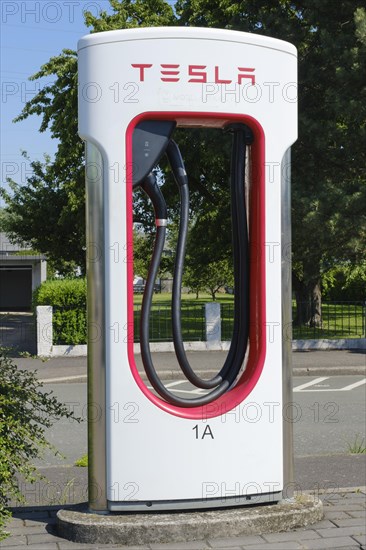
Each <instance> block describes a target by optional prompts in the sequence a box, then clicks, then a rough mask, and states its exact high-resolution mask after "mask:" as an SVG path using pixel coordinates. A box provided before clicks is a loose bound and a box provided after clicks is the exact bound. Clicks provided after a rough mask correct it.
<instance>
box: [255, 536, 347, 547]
mask: <svg viewBox="0 0 366 550" xmlns="http://www.w3.org/2000/svg"><path fill="white" fill-rule="evenodd" d="M354 546H355V540H354V539H352V538H351V537H332V538H329V539H316V540H307V541H306V542H304V543H303V545H302V548H306V549H307V550H316V549H318V550H327V549H328V548H330V549H333V548H338V549H339V548H347V549H349V550H350V549H351V548H353V547H354ZM266 550H267V548H266Z"/></svg>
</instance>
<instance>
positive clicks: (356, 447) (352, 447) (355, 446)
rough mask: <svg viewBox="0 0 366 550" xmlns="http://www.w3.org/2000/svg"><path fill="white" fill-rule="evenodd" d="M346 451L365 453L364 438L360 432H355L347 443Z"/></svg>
mask: <svg viewBox="0 0 366 550" xmlns="http://www.w3.org/2000/svg"><path fill="white" fill-rule="evenodd" d="M347 447H348V452H349V453H350V454H353V455H354V454H357V455H359V454H366V445H365V438H364V437H362V436H361V435H360V434H356V435H355V438H354V440H353V441H352V442H351V443H347Z"/></svg>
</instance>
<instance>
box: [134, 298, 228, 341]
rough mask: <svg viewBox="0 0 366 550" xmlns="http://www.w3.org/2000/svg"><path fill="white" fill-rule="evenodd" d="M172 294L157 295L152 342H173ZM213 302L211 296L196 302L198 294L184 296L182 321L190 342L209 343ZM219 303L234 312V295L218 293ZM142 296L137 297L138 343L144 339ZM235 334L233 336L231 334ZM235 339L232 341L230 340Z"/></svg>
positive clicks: (153, 314)
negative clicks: (209, 311) (207, 321)
mask: <svg viewBox="0 0 366 550" xmlns="http://www.w3.org/2000/svg"><path fill="white" fill-rule="evenodd" d="M171 299H172V295H171V293H162V294H155V295H154V299H153V305H152V310H151V316H150V341H152V342H166V341H171V340H172V328H171V309H170V305H171ZM208 302H212V298H211V296H210V295H209V294H203V293H202V294H200V295H199V298H198V299H196V295H195V294H182V306H181V320H182V335H183V339H184V340H185V341H187V342H194V341H203V340H205V312H204V307H205V303H208ZM216 302H219V303H221V304H223V305H224V304H225V305H224V306H223V307H224V309H225V308H226V304H228V305H229V307H231V309H232V305H233V303H234V297H233V296H232V295H230V294H221V293H220V294H217V295H216ZM141 303H142V296H141V295H135V296H134V311H135V315H134V340H135V342H138V341H139V338H140V328H139V323H140V306H141ZM230 334H231V333H230ZM230 338H231V336H230V337H229V338H228V339H230Z"/></svg>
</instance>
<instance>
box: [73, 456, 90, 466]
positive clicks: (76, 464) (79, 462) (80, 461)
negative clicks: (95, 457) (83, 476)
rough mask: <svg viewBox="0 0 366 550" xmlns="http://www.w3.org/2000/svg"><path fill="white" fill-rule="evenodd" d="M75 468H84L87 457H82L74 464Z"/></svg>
mask: <svg viewBox="0 0 366 550" xmlns="http://www.w3.org/2000/svg"><path fill="white" fill-rule="evenodd" d="M75 466H79V467H80V468H86V467H87V466H88V455H84V456H82V457H81V458H78V460H77V461H76V462H75Z"/></svg>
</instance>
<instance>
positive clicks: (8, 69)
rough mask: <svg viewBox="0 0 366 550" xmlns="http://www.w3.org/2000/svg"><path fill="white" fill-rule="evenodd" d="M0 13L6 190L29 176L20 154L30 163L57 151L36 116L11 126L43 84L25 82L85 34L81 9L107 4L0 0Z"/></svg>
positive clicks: (106, 8) (3, 182)
mask: <svg viewBox="0 0 366 550" xmlns="http://www.w3.org/2000/svg"><path fill="white" fill-rule="evenodd" d="M0 10H1V29H0V31H1V34H0V35H1V59H0V61H1V65H0V67H1V136H0V137H1V185H2V186H5V187H6V188H7V184H6V179H7V177H10V178H12V179H13V180H15V181H16V182H17V183H19V184H26V181H27V177H29V176H30V174H31V172H30V167H29V162H27V161H26V159H24V158H23V157H22V156H21V151H22V150H25V151H27V153H28V155H29V157H30V158H31V159H32V160H42V159H43V155H44V153H47V154H49V155H51V156H52V155H53V154H54V152H55V151H56V148H57V141H55V140H53V139H52V138H51V136H50V134H49V132H44V133H40V132H39V127H40V124H41V117H39V116H36V115H33V116H31V117H29V118H28V119H26V120H24V121H21V122H17V123H13V122H12V121H13V119H14V118H15V117H16V116H17V115H18V114H19V113H20V112H21V111H22V109H23V107H24V104H25V102H26V101H28V100H30V99H32V97H34V95H35V93H36V92H37V90H39V89H40V87H42V86H44V84H45V83H46V79H41V80H40V81H38V82H30V81H28V77H29V76H30V75H32V74H34V73H35V72H37V71H38V70H39V68H40V67H41V65H43V64H44V63H46V62H47V61H48V60H49V59H50V57H52V56H56V55H58V54H60V53H61V51H62V49H64V48H70V49H74V50H76V48H77V41H78V39H79V38H80V37H82V36H83V35H85V34H88V33H89V32H90V29H88V28H87V27H86V26H85V24H84V16H83V14H84V11H90V12H91V13H93V15H98V14H99V13H100V12H101V11H102V10H104V11H107V12H109V11H110V9H109V2H108V0H96V1H91V0H53V1H51V0H40V1H34V0H26V1H23V0H22V1H20V0H12V1H7V0H2V1H1V2H0ZM49 81H50V79H48V82H49ZM0 206H3V205H2V204H1V203H0Z"/></svg>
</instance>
